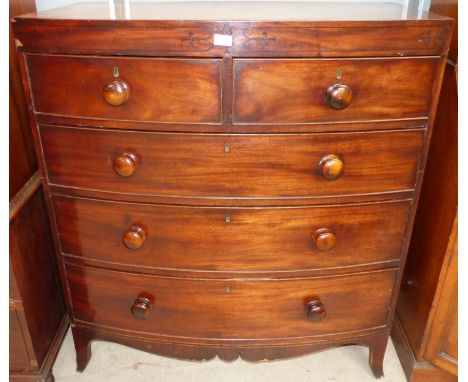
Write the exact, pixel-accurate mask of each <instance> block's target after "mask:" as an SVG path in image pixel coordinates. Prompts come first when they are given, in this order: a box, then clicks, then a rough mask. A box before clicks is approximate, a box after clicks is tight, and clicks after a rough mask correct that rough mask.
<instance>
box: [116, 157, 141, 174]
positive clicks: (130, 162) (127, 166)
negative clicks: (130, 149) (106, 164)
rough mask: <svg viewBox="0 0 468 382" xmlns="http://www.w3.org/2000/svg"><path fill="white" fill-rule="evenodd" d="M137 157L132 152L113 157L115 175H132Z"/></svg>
mask: <svg viewBox="0 0 468 382" xmlns="http://www.w3.org/2000/svg"><path fill="white" fill-rule="evenodd" d="M136 164H137V157H136V155H135V154H132V153H123V154H120V155H119V156H117V157H116V158H114V162H113V164H112V165H113V167H114V171H115V172H116V174H117V175H120V176H123V177H125V178H126V177H129V176H132V175H133V173H134V172H135V168H136Z"/></svg>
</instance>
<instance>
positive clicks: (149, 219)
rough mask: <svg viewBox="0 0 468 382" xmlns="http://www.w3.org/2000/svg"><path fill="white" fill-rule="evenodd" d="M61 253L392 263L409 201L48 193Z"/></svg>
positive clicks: (254, 263) (115, 258) (272, 266)
mask: <svg viewBox="0 0 468 382" xmlns="http://www.w3.org/2000/svg"><path fill="white" fill-rule="evenodd" d="M53 202H54V210H55V214H56V219H57V225H58V230H59V235H60V241H61V250H62V252H63V253H64V254H68V255H73V256H78V257H80V258H82V259H92V260H98V261H103V262H107V265H106V266H107V267H114V268H116V269H118V268H119V267H121V266H122V264H125V265H131V266H140V267H144V268H142V269H148V268H152V269H153V270H157V269H164V270H196V271H210V272H213V276H212V277H216V272H241V273H242V272H246V273H248V272H276V271H278V272H282V273H284V272H286V271H304V270H314V269H316V270H318V269H320V270H321V269H328V268H337V267H348V266H356V265H367V264H370V263H378V262H383V261H390V260H399V258H400V251H401V246H402V242H403V237H404V232H405V229H406V220H407V218H408V214H409V210H410V202H409V201H398V202H387V203H373V204H359V205H341V206H340V205H335V206H323V207H318V206H313V207H288V208H286V207H282V208H258V207H253V208H213V207H211V208H210V207H178V206H161V205H149V204H137V203H121V202H111V201H99V200H91V199H82V198H73V197H67V196H58V195H56V196H54V198H53Z"/></svg>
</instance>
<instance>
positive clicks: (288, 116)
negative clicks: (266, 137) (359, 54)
mask: <svg viewBox="0 0 468 382" xmlns="http://www.w3.org/2000/svg"><path fill="white" fill-rule="evenodd" d="M438 61H439V59H438V58H400V59H356V60H352V59H346V60H313V59H312V60H310V59H309V60H305V59H303V60H244V59H238V60H235V61H234V105H233V109H234V110H233V120H234V122H235V123H274V124H278V123H309V122H314V123H317V122H330V121H333V122H339V121H362V120H374V119H398V118H417V117H426V116H427V114H428V112H429V106H430V102H431V89H432V84H433V81H434V76H435V72H436V69H437V64H438ZM338 70H341V74H339V73H338V74H337V71H338ZM340 76H341V79H337V77H340ZM338 83H339V84H344V85H346V86H348V87H349V88H350V89H351V91H352V101H351V103H350V104H349V106H347V107H346V108H345V109H342V110H335V109H333V108H332V107H330V106H329V105H328V104H327V102H326V101H325V93H326V91H327V89H328V88H329V87H330V86H332V85H334V84H338Z"/></svg>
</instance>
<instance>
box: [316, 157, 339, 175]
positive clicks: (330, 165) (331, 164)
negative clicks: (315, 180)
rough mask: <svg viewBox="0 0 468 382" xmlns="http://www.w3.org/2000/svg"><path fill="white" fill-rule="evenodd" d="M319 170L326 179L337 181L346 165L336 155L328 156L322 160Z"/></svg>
mask: <svg viewBox="0 0 468 382" xmlns="http://www.w3.org/2000/svg"><path fill="white" fill-rule="evenodd" d="M319 168H320V172H321V174H322V176H323V177H324V178H325V179H327V180H335V179H338V178H339V177H340V176H341V175H342V174H343V169H344V163H343V161H342V160H341V159H340V158H339V157H338V156H336V155H327V156H325V157H323V158H322V159H321V160H320V162H319Z"/></svg>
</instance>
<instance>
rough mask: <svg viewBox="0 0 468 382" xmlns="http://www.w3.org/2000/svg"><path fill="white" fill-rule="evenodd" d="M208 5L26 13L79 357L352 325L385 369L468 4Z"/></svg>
mask: <svg viewBox="0 0 468 382" xmlns="http://www.w3.org/2000/svg"><path fill="white" fill-rule="evenodd" d="M209 7H210V5H209V4H208V3H193V4H190V5H187V4H186V3H185V4H183V5H181V4H177V3H175V4H174V3H172V4H164V3H163V4H156V3H155V4H134V5H131V7H130V8H129V9H127V8H125V7H124V6H122V7H120V6H117V7H116V8H108V6H107V5H106V4H78V5H74V6H70V7H65V8H63V9H60V10H56V11H50V12H43V13H38V14H31V15H26V16H22V17H18V18H16V19H15V37H16V41H17V47H18V51H19V52H20V54H21V55H22V70H23V83H24V88H25V92H26V94H27V97H28V100H29V101H28V102H29V105H30V106H31V118H32V119H33V120H34V123H32V130H33V132H34V136H35V140H36V149H37V153H38V155H39V157H40V161H39V162H40V166H41V169H42V174H43V184H44V187H45V189H46V194H47V201H48V206H49V213H50V218H51V220H52V221H53V229H54V234H55V242H56V245H57V248H58V251H57V255H58V259H59V261H60V265H61V267H60V270H61V277H62V283H63V287H64V292H65V294H66V296H67V299H66V300H67V305H68V310H69V313H70V316H71V317H72V331H73V336H74V340H75V347H76V351H77V364H78V370H80V371H81V370H83V369H84V368H85V367H86V364H87V362H88V360H89V358H90V356H91V352H90V342H91V341H92V340H95V339H100V340H110V341H116V342H119V343H122V344H126V345H129V346H133V347H136V348H140V349H144V350H146V351H150V352H154V353H158V354H164V355H168V356H174V357H178V358H186V359H196V360H202V359H210V358H213V357H214V356H216V355H218V356H219V357H220V358H222V359H224V360H233V359H236V358H237V357H238V356H239V355H240V356H241V357H243V358H244V359H247V360H264V359H277V358H285V357H292V356H297V355H301V354H306V353H309V352H312V351H315V350H318V349H323V348H327V347H330V346H338V345H344V344H350V343H353V344H361V345H365V346H368V347H369V362H370V366H371V368H372V371H373V373H374V374H375V376H376V377H380V376H382V374H383V370H382V362H383V357H384V353H385V348H386V345H387V340H388V336H389V331H390V328H391V325H392V321H393V313H394V309H395V304H396V298H397V295H398V294H397V292H398V289H399V284H400V279H401V276H402V269H403V264H404V262H405V258H406V253H407V246H408V244H409V236H410V233H411V229H412V224H413V219H414V214H415V208H416V205H417V200H418V195H419V189H420V185H421V179H422V174H423V172H424V166H425V161H426V155H427V149H428V145H429V141H430V136H431V133H432V125H433V120H434V114H435V107H436V104H437V100H438V94H439V88H440V84H441V80H442V75H443V71H444V66H445V61H446V52H447V50H448V42H449V38H450V34H451V29H452V21H451V20H450V19H448V18H444V17H439V16H437V15H433V14H423V15H419V16H418V14H417V12H416V11H415V10H413V9H409V10H406V12H403V13H402V9H401V7H399V6H397V5H392V4H380V5H375V6H373V7H368V6H367V5H366V6H365V7H363V6H362V5H360V4H338V5H333V4H332V5H330V7H329V8H327V7H324V6H323V4H318V5H317V4H314V3H300V4H299V3H289V4H288V3H277V2H275V3H271V4H268V6H267V4H266V3H220V4H219V6H217V7H216V8H215V9H211V10H210V8H209ZM209 11H210V12H209ZM265 12H267V13H265ZM402 14H404V15H405V16H404V17H402ZM207 15H209V19H208V20H207V19H206V18H207V17H208V16H207ZM245 15H248V16H245ZM340 15H341V16H340ZM245 17H248V18H249V20H250V21H245V19H244V18H245ZM262 18H263V19H262ZM265 18H267V19H268V20H270V21H263V20H264V19H265ZM187 20H190V21H187ZM226 20H230V21H226ZM233 20H234V21H233ZM235 20H238V21H235ZM324 20H326V21H324Z"/></svg>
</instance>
